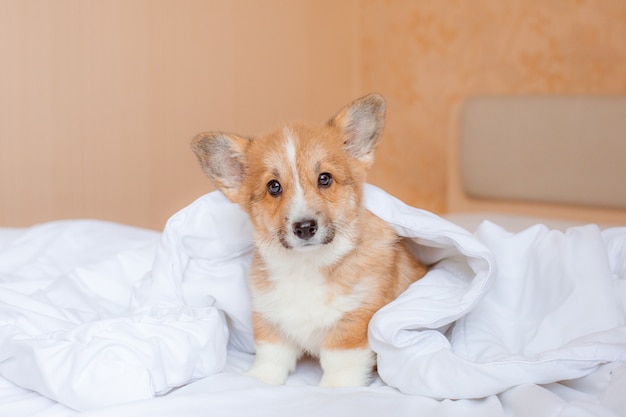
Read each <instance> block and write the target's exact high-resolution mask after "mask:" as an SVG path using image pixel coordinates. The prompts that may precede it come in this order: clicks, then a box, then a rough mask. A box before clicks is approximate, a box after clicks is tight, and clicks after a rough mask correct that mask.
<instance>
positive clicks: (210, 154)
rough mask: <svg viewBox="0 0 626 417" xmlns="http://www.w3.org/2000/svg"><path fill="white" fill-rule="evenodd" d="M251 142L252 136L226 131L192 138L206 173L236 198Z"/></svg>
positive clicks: (218, 185) (217, 185)
mask: <svg viewBox="0 0 626 417" xmlns="http://www.w3.org/2000/svg"><path fill="white" fill-rule="evenodd" d="M249 143H250V139H246V138H242V137H239V136H236V135H231V134H228V133H222V132H208V133H201V134H199V135H198V136H196V137H195V138H193V140H192V141H191V149H192V150H193V152H194V153H195V154H196V157H197V158H198V162H199V163H200V167H201V168H202V171H204V174H205V175H206V176H207V177H209V179H210V180H211V181H213V182H214V183H215V186H216V187H217V188H218V189H219V190H220V191H221V192H223V193H224V194H225V195H226V197H228V199H229V200H231V201H233V202H237V198H236V197H237V191H238V189H239V186H241V184H242V183H243V180H244V176H245V151H246V148H247V146H248V144H249Z"/></svg>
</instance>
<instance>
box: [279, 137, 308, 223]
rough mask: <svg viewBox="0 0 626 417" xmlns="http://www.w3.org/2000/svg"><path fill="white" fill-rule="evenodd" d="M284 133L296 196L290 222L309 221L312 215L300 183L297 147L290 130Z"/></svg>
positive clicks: (293, 200)
mask: <svg viewBox="0 0 626 417" xmlns="http://www.w3.org/2000/svg"><path fill="white" fill-rule="evenodd" d="M283 133H284V134H285V137H286V139H287V140H286V141H285V153H286V154H287V161H288V162H289V166H290V168H291V173H292V175H293V184H294V196H293V199H292V201H291V205H290V208H289V221H290V222H295V221H298V220H304V219H307V218H308V217H309V216H310V214H309V209H308V206H307V204H306V199H305V198H304V191H303V189H302V184H301V183H300V174H299V172H298V163H297V151H296V145H295V143H294V139H293V136H292V134H291V132H290V131H289V129H287V128H285V129H284V130H283Z"/></svg>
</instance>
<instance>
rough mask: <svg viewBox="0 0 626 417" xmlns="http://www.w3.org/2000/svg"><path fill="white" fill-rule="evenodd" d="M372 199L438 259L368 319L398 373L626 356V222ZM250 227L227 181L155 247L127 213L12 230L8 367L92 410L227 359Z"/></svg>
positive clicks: (424, 378)
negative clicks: (481, 216)
mask: <svg viewBox="0 0 626 417" xmlns="http://www.w3.org/2000/svg"><path fill="white" fill-rule="evenodd" d="M366 203H367V206H368V208H369V209H370V210H371V211H373V212H374V213H375V214H377V215H379V216H380V217H382V218H383V219H385V220H387V221H388V222H389V223H391V224H392V225H393V226H394V227H395V228H396V230H397V231H398V233H400V234H402V235H404V236H407V237H409V238H411V239H413V240H414V241H415V242H416V244H417V245H418V246H419V249H418V251H419V256H420V257H421V258H422V259H423V260H424V261H426V262H428V263H436V264H435V266H434V267H433V269H432V270H431V271H430V272H429V273H428V275H427V276H426V277H425V278H423V279H422V280H420V281H418V282H417V283H415V284H414V285H413V286H412V287H411V288H410V289H409V290H407V291H406V292H405V293H404V294H403V295H402V296H401V297H400V298H399V299H398V300H396V301H395V302H393V303H391V304H390V305H388V306H387V307H385V308H384V309H383V310H381V311H380V312H379V313H378V314H376V316H375V317H374V319H373V320H372V322H371V324H370V342H371V345H372V347H373V348H374V349H375V350H376V352H377V353H378V361H379V366H378V371H379V374H380V376H381V378H382V379H383V380H384V382H386V383H387V384H389V385H391V386H393V387H397V388H398V389H400V390H401V391H403V392H406V393H410V394H419V395H425V396H429V397H433V398H477V397H486V396H489V395H491V394H496V393H500V392H503V391H505V390H506V389H508V388H509V387H512V386H516V385H521V384H528V383H542V384H545V383H549V382H555V381H560V380H564V379H572V378H578V377H581V376H583V375H586V374H588V373H590V372H592V371H593V370H594V369H596V368H597V367H598V366H599V365H600V364H602V363H608V362H624V361H626V327H625V323H624V322H625V317H626V313H625V308H624V304H625V300H626V285H625V284H624V282H625V278H626V229H624V228H622V229H617V228H614V229H607V230H605V231H600V230H599V229H597V228H596V227H594V226H587V227H582V228H575V229H570V230H569V231H568V232H567V233H561V232H556V231H550V230H547V229H546V228H544V227H542V226H536V227H533V228H530V229H528V230H526V231H524V232H522V233H519V234H516V235H513V234H510V233H507V232H506V231H504V230H502V229H500V228H499V227H497V226H495V225H493V224H489V223H486V224H484V225H482V226H481V228H480V229H479V230H478V232H477V233H476V235H472V234H470V233H469V232H467V231H465V230H464V229H461V228H460V227H457V226H455V225H453V224H451V223H449V222H447V221H445V220H443V219H441V218H439V217H437V216H435V215H433V214H430V213H428V212H424V211H422V210H418V209H414V208H410V207H407V206H405V205H404V204H402V203H401V202H399V201H398V200H395V199H393V198H392V197H390V196H388V195H387V194H385V193H383V192H382V191H380V190H378V189H376V188H374V187H367V189H366ZM105 226H106V227H105ZM250 236H251V233H250V225H249V222H248V220H247V219H246V217H245V215H244V214H243V213H242V212H241V211H240V210H239V209H238V208H237V207H236V206H235V205H233V204H231V203H230V202H228V201H227V200H226V199H225V198H224V197H223V196H222V195H221V194H219V193H212V194H208V195H206V196H204V197H202V198H200V199H199V200H197V201H196V202H194V203H193V204H191V205H190V206H188V207H186V208H185V209H183V210H181V211H180V212H179V213H177V214H176V215H174V216H173V217H172V218H171V219H170V220H169V222H168V224H167V226H166V228H165V230H164V233H163V234H162V236H161V240H160V244H159V245H158V248H157V249H156V257H154V253H155V247H156V242H157V239H158V235H157V234H156V233H150V232H146V231H141V230H138V229H133V228H128V227H124V226H119V225H112V224H106V225H104V224H103V223H98V222H86V221H85V222H70V223H64V222H61V223H50V224H46V225H42V226H38V227H34V228H31V229H29V230H27V231H26V232H19V233H18V232H16V233H14V234H13V235H12V236H11V238H8V239H6V240H5V241H0V340H2V342H1V345H0V375H2V376H3V377H5V378H7V379H8V380H10V381H13V382H14V383H16V384H17V385H20V386H22V387H25V388H28V389H32V390H35V391H38V392H40V393H42V394H44V395H46V396H47V397H49V398H53V399H55V400H57V401H59V402H61V403H63V404H66V405H68V406H70V407H72V408H75V409H91V408H96V407H102V406H105V405H110V404H116V403H122V402H126V401H130V400H134V399H145V398H150V397H152V396H154V395H157V394H164V393H166V392H168V391H169V390H171V389H172V388H174V387H177V386H180V385H183V384H186V383H188V382H190V381H193V380H196V379H199V378H202V377H204V376H207V375H212V374H216V373H218V372H220V370H221V369H222V368H223V367H224V366H225V364H226V360H227V351H229V350H230V351H231V352H232V351H241V352H252V350H253V347H252V332H251V324H250V312H249V299H248V291H247V286H246V278H245V277H246V270H247V267H248V265H249V261H250V253H251V248H252V247H251V240H250ZM129 237H132V238H129ZM125 242H131V243H125ZM153 257H154V263H153V264H152V265H151V262H152V258H153ZM496 265H497V269H496Z"/></svg>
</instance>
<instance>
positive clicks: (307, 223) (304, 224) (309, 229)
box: [292, 219, 317, 240]
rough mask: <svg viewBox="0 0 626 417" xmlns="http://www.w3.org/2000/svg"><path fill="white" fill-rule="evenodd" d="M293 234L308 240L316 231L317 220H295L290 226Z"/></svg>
mask: <svg viewBox="0 0 626 417" xmlns="http://www.w3.org/2000/svg"><path fill="white" fill-rule="evenodd" d="M292 230H293V234H294V235H296V236H297V237H298V238H299V239H302V240H308V239H311V238H312V237H313V236H315V233H317V221H315V220H313V219H310V220H303V221H301V222H295V223H294V224H293V226H292Z"/></svg>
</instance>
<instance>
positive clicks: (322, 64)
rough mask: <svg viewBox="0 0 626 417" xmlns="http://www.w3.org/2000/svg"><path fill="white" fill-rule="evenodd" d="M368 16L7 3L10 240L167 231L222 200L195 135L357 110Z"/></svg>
mask: <svg viewBox="0 0 626 417" xmlns="http://www.w3.org/2000/svg"><path fill="white" fill-rule="evenodd" d="M353 7H354V3H353V2H335V1H334V0H321V1H320V0H298V1H290V0H268V1H256V0H229V1H221V0H197V1H194V0H183V1H171V0H89V1H84V0H2V1H1V2H0V92H1V93H0V226H23V225H28V224H32V223H35V222H41V221H47V220H53V219H60V218H77V217H80V218H83V217H92V218H101V219H108V220H115V221H119V222H124V223H130V224H135V225H139V226H147V227H152V228H156V229H160V228H161V227H162V225H163V223H164V221H165V220H166V219H167V218H168V217H169V216H170V215H171V214H173V213H174V212H175V211H177V210H178V209H180V208H182V207H184V206H185V205H186V204H188V203H190V202H191V201H193V200H194V199H195V198H197V197H198V196H200V195H202V194H204V193H205V192H207V191H208V190H209V189H210V187H209V184H208V180H206V179H205V178H204V177H203V175H202V173H201V172H200V170H199V168H198V167H197V163H196V161H195V157H194V156H193V155H192V153H191V151H190V150H189V141H190V139H191V138H192V136H193V135H195V134H196V133H198V132H200V131H205V130H217V129H219V130H234V131H236V132H240V133H242V134H254V133H257V132H259V131H265V130H268V129H270V128H273V127H274V126H276V125H277V124H279V123H282V122H285V121H288V120H294V119H296V120H297V119H302V120H311V121H324V120H326V119H327V118H328V117H329V116H330V115H331V114H332V113H333V112H334V111H335V110H338V109H339V107H340V106H341V105H343V103H344V102H348V101H349V100H351V99H352V97H353V95H354V89H355V81H354V77H353V74H355V73H356V72H357V69H356V68H355V67H354V63H355V59H354V57H355V44H354V39H355V37H354V27H353V25H352V24H351V22H352V21H353V20H354V19H353V18H352V16H353V15H354V13H353Z"/></svg>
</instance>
